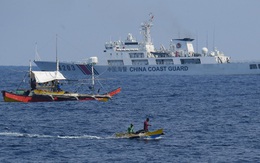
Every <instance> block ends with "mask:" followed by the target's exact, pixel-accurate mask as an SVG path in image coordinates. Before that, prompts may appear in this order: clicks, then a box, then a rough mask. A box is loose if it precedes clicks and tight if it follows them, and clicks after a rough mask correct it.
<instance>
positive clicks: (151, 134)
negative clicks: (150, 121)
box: [115, 129, 164, 139]
mask: <svg viewBox="0 0 260 163" xmlns="http://www.w3.org/2000/svg"><path fill="white" fill-rule="evenodd" d="M161 135H164V133H163V129H158V130H155V131H148V132H140V133H139V132H138V133H131V134H129V133H116V134H115V136H116V137H117V138H127V139H136V138H145V139H156V138H159V137H160V136H161Z"/></svg>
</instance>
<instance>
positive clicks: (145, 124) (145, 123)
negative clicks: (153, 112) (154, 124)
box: [144, 118, 151, 132]
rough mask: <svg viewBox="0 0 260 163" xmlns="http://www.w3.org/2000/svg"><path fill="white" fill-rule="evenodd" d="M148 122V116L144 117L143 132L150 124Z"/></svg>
mask: <svg viewBox="0 0 260 163" xmlns="http://www.w3.org/2000/svg"><path fill="white" fill-rule="evenodd" d="M148 122H149V118H146V121H144V131H145V132H147V131H148V126H151V125H150V124H149V123H148Z"/></svg>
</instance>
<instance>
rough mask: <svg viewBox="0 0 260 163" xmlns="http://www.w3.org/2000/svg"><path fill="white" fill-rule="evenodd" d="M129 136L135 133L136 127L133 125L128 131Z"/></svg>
mask: <svg viewBox="0 0 260 163" xmlns="http://www.w3.org/2000/svg"><path fill="white" fill-rule="evenodd" d="M127 133H128V134H133V133H134V125H133V124H132V123H131V125H130V126H129V127H128V129H127Z"/></svg>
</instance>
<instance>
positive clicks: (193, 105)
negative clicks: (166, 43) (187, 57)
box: [0, 67, 260, 163]
mask: <svg viewBox="0 0 260 163" xmlns="http://www.w3.org/2000/svg"><path fill="white" fill-rule="evenodd" d="M26 70H28V68H27V67H0V71H1V78H0V86H1V90H14V89H16V88H17V87H18V86H19V84H20V82H21V81H22V79H23V78H24V77H27V76H26V75H25V72H26ZM100 78H101V77H100ZM100 83H102V85H103V87H104V88H102V89H107V90H108V91H109V90H111V89H114V88H116V87H119V86H120V87H122V92H121V93H120V94H118V95H116V96H115V97H114V98H113V99H112V100H111V101H108V102H97V101H85V102H78V101H71V102H46V103H41V102H39V103H6V102H3V98H2V97H1V98H0V142H1V144H0V162H196V163H197V162H260V90H259V89H260V76H259V75H235V76H233V75H223V76H166V75H164V76H142V75H140V76H114V77H109V78H107V80H100ZM27 85H28V84H27ZM64 87H66V86H65V85H64ZM67 87H70V88H71V89H73V88H74V86H67ZM81 87H86V88H87V86H86V85H82V86H81ZM146 117H149V118H150V123H151V124H152V126H150V128H149V129H150V130H156V129H159V128H163V129H164V132H165V135H164V136H163V137H162V138H161V139H159V140H140V139H136V140H135V139H132V140H130V139H119V138H115V137H114V133H116V132H124V131H126V130H127V127H128V126H129V124H130V123H133V124H134V128H135V130H139V129H141V128H143V122H144V120H145V119H146Z"/></svg>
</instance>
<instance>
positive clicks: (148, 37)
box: [141, 13, 154, 45]
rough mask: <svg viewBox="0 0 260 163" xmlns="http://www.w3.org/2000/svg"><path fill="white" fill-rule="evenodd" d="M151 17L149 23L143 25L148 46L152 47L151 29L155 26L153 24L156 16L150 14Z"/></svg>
mask: <svg viewBox="0 0 260 163" xmlns="http://www.w3.org/2000/svg"><path fill="white" fill-rule="evenodd" d="M149 16H150V19H149V21H148V22H144V23H142V24H141V27H142V34H143V37H144V41H145V44H146V45H152V37H151V27H152V26H153V24H152V22H153V18H154V16H153V15H152V13H150V14H149Z"/></svg>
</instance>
